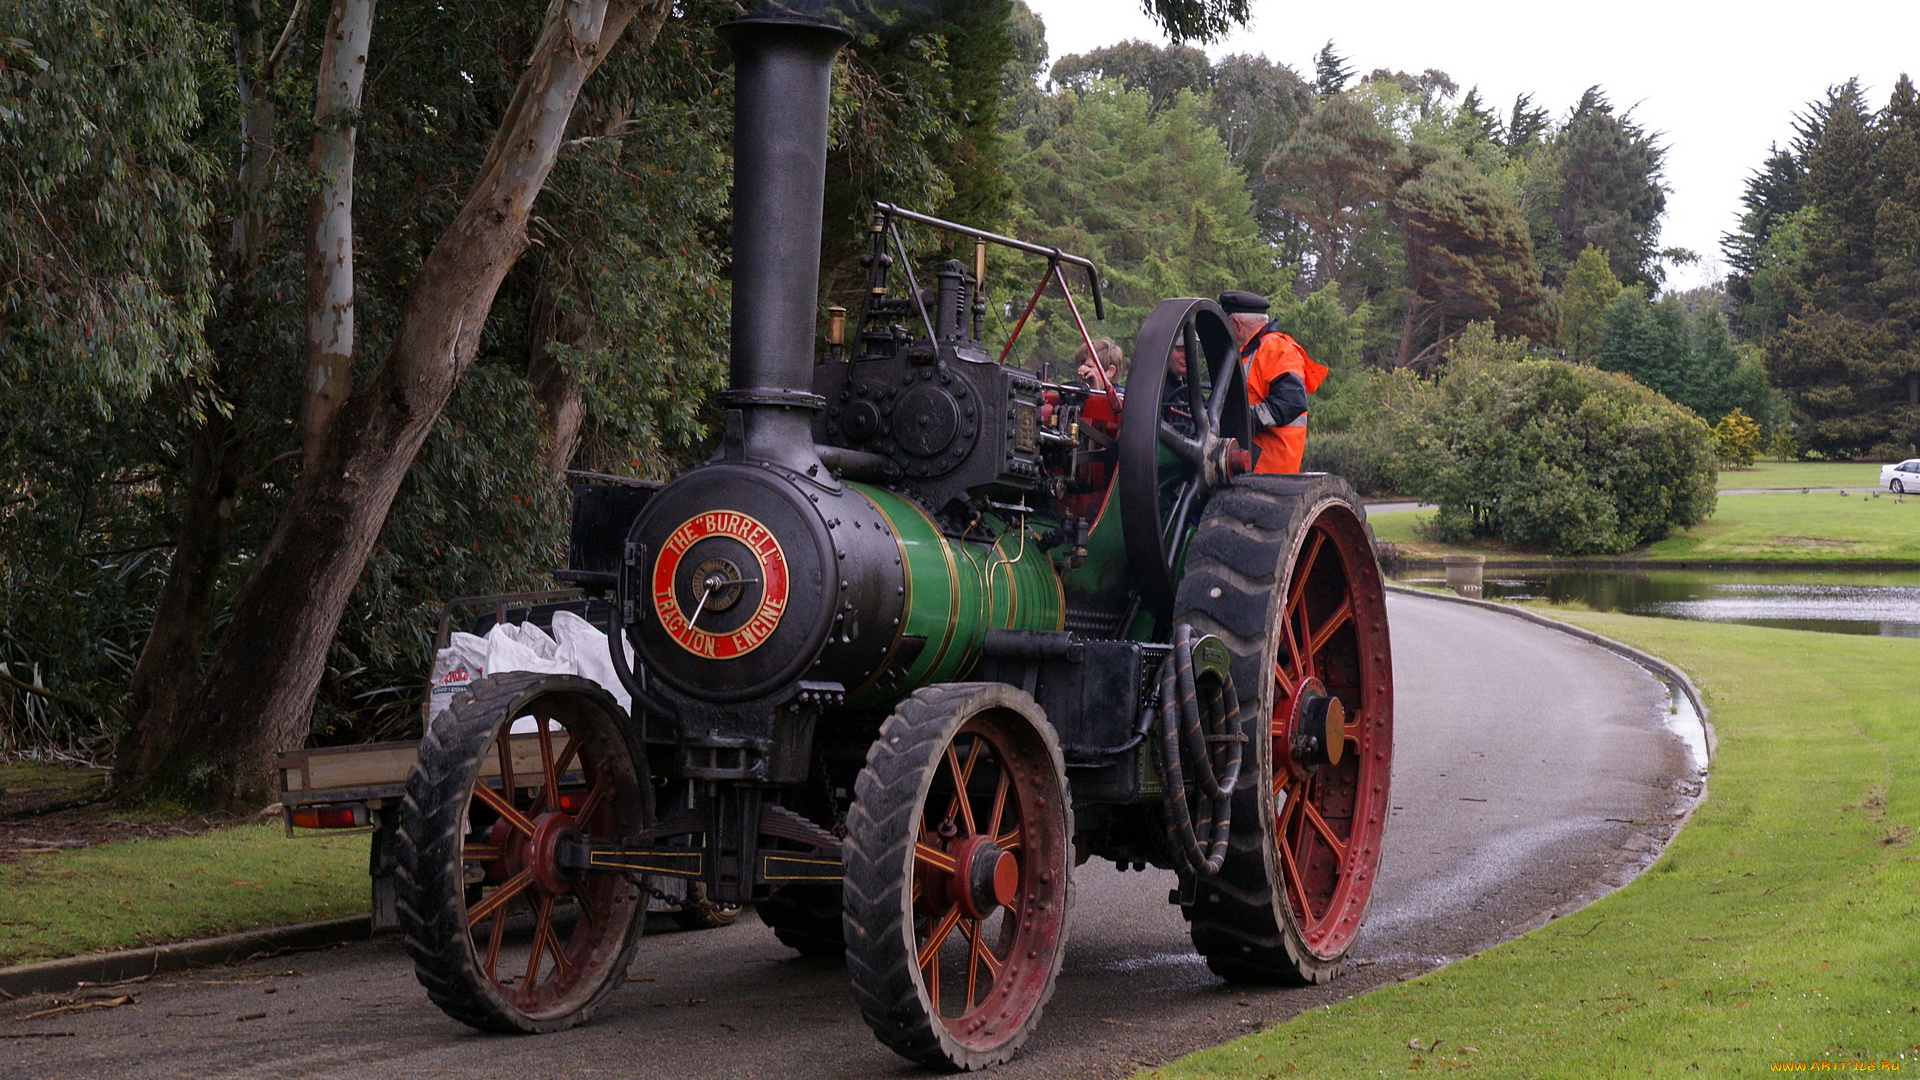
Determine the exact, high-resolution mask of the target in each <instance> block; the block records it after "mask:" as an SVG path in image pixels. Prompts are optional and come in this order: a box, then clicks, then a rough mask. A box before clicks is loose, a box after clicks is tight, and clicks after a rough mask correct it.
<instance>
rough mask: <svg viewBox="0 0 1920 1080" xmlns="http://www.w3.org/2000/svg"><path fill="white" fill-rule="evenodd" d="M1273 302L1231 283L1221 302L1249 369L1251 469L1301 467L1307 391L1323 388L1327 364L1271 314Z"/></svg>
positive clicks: (1278, 470) (1269, 470) (1274, 470)
mask: <svg viewBox="0 0 1920 1080" xmlns="http://www.w3.org/2000/svg"><path fill="white" fill-rule="evenodd" d="M1271 306H1272V305H1271V304H1270V303H1269V302H1268V300H1267V298H1266V297H1264V296H1261V295H1260V294H1259V293H1251V292H1245V291H1242V290H1240V289H1231V290H1228V291H1227V292H1224V293H1221V294H1220V308H1221V310H1223V311H1225V312H1226V313H1227V322H1228V324H1229V327H1230V328H1231V329H1232V331H1233V341H1234V344H1236V345H1238V346H1240V361H1241V363H1242V364H1243V365H1244V366H1245V368H1246V372H1247V404H1248V405H1250V406H1252V408H1253V446H1254V451H1255V453H1254V461H1253V471H1254V472H1257V473H1297V472H1299V471H1300V458H1301V456H1302V455H1303V454H1305V453H1306V449H1307V395H1308V394H1311V393H1313V392H1314V391H1315V390H1318V389H1320V381H1321V380H1322V379H1325V378H1326V377H1327V369H1326V368H1325V367H1324V366H1322V365H1320V364H1316V363H1314V362H1313V360H1312V358H1310V357H1309V356H1307V353H1306V350H1305V349H1302V348H1301V347H1300V346H1299V344H1298V343H1297V342H1295V341H1294V340H1293V339H1292V338H1290V337H1288V336H1287V335H1285V334H1283V333H1281V332H1280V322H1279V320H1277V319H1269V318H1267V309H1268V308H1269V307H1271Z"/></svg>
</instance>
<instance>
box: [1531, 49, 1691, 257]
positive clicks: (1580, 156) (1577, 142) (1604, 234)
mask: <svg viewBox="0 0 1920 1080" xmlns="http://www.w3.org/2000/svg"><path fill="white" fill-rule="evenodd" d="M1655 139H1656V137H1655V136H1653V135H1650V134H1648V133H1647V132H1646V131H1645V130H1644V129H1642V128H1641V127H1640V125H1639V124H1637V123H1635V122H1634V121H1633V120H1632V119H1631V117H1630V115H1626V114H1622V115H1616V114H1615V113H1614V109H1613V105H1612V104H1611V103H1610V102H1608V101H1607V98H1606V95H1604V94H1602V93H1601V92H1600V88H1599V87H1597V86H1594V87H1590V88H1588V90H1587V92H1586V93H1585V94H1583V95H1581V98H1580V102H1579V104H1577V105H1575V106H1574V109H1573V115H1572V117H1570V118H1569V119H1568V120H1567V123H1566V125H1565V126H1564V127H1562V128H1561V129H1560V130H1559V132H1558V133H1557V134H1556V135H1555V136H1554V146H1555V149H1556V150H1557V151H1558V152H1559V167H1560V178H1561V182H1562V187H1561V190H1560V197H1559V202H1558V206H1557V207H1556V210H1555V215H1554V225H1555V227H1556V228H1557V230H1558V231H1559V234H1560V256H1561V258H1562V259H1564V260H1565V261H1566V262H1568V263H1572V262H1573V261H1574V260H1575V259H1576V258H1577V257H1578V256H1579V253H1580V251H1581V250H1583V249H1584V248H1586V246H1587V245H1588V244H1593V245H1596V246H1598V247H1600V248H1601V249H1603V250H1604V251H1606V252H1607V257H1608V259H1609V260H1610V263H1611V266H1612V268H1613V273H1614V276H1615V277H1617V278H1619V279H1620V280H1621V281H1623V282H1628V283H1638V284H1641V285H1645V286H1649V287H1651V286H1654V285H1658V284H1659V283H1660V280H1661V276H1662V274H1661V270H1660V268H1659V266H1658V265H1657V260H1658V257H1659V255H1660V251H1659V246H1658V240H1659V236H1660V215H1661V214H1662V213H1663V212H1664V211H1665V210H1666V205H1667V191H1666V188H1665V186H1663V185H1662V184H1661V182H1660V181H1661V173H1662V169H1663V163H1664V161H1665V157H1666V148H1665V147H1663V146H1661V145H1660V144H1659V143H1658V142H1656V141H1655Z"/></svg>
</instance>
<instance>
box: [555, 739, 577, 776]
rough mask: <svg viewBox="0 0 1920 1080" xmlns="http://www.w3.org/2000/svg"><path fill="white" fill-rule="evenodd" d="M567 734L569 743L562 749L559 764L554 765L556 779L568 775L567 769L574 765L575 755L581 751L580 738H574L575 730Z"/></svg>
mask: <svg viewBox="0 0 1920 1080" xmlns="http://www.w3.org/2000/svg"><path fill="white" fill-rule="evenodd" d="M562 730H563V731H564V730H565V729H564V728H563V729H562ZM566 734H567V745H566V747H565V748H564V749H562V750H561V751H560V761H559V764H557V765H555V766H554V767H553V775H554V777H555V778H556V779H558V778H559V777H563V776H565V775H567V769H569V768H570V767H572V765H573V759H574V757H575V756H577V755H578V754H579V753H580V740H579V739H576V738H574V737H573V732H571V731H568V732H567V733H566Z"/></svg>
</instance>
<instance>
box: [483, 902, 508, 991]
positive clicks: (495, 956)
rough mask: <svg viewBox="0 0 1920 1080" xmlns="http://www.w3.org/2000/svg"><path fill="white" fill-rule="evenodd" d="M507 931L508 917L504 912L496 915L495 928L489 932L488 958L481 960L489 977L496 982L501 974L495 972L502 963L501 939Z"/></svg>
mask: <svg viewBox="0 0 1920 1080" xmlns="http://www.w3.org/2000/svg"><path fill="white" fill-rule="evenodd" d="M506 933H507V917H506V916H505V915H504V914H500V915H495V916H494V917H493V929H492V930H491V931H489V932H488V934H487V958H486V959H485V960H483V961H481V967H483V968H485V969H486V972H487V978H489V979H491V980H493V981H494V982H499V981H500V976H499V975H498V974H496V973H495V971H494V969H495V968H497V967H499V965H500V941H501V939H502V938H504V937H505V936H506Z"/></svg>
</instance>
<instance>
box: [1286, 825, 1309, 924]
mask: <svg viewBox="0 0 1920 1080" xmlns="http://www.w3.org/2000/svg"><path fill="white" fill-rule="evenodd" d="M1280 863H1281V872H1282V874H1283V875H1284V876H1285V877H1286V879H1287V891H1288V892H1290V893H1292V894H1293V902H1294V904H1295V905H1296V906H1297V907H1299V909H1300V925H1301V927H1302V928H1305V927H1309V926H1312V925H1313V905H1311V904H1309V903H1307V888H1306V884H1305V883H1304V882H1302V881H1301V880H1300V864H1299V863H1297V862H1295V861H1294V858H1293V848H1292V847H1290V846H1288V845H1286V844H1281V845H1280Z"/></svg>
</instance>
